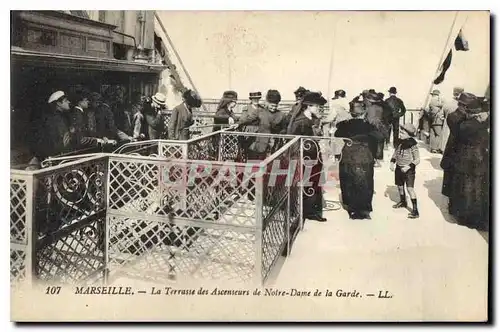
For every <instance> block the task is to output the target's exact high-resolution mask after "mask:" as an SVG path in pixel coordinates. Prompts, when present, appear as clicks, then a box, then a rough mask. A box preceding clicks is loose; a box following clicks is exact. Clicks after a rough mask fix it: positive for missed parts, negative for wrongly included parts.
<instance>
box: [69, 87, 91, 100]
mask: <svg viewBox="0 0 500 332" xmlns="http://www.w3.org/2000/svg"><path fill="white" fill-rule="evenodd" d="M73 95H74V96H73V97H74V101H75V102H79V101H81V100H83V99H85V98H87V99H89V100H90V91H89V90H87V89H85V88H78V89H76V90H75V92H74V94H73Z"/></svg>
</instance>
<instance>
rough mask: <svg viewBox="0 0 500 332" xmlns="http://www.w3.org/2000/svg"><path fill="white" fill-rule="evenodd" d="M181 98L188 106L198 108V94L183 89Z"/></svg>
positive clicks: (199, 104)
mask: <svg viewBox="0 0 500 332" xmlns="http://www.w3.org/2000/svg"><path fill="white" fill-rule="evenodd" d="M182 98H183V99H184V101H185V102H186V104H187V105H188V106H190V107H194V108H199V107H200V106H201V98H200V96H198V94H197V93H196V92H195V91H193V90H191V89H189V90H186V91H184V93H183V94H182Z"/></svg>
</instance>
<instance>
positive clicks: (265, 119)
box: [238, 108, 286, 153]
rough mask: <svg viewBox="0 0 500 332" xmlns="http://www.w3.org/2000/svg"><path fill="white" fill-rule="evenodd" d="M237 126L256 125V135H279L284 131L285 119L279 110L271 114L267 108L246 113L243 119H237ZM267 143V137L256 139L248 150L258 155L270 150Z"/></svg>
mask: <svg viewBox="0 0 500 332" xmlns="http://www.w3.org/2000/svg"><path fill="white" fill-rule="evenodd" d="M238 124H239V125H240V126H243V125H249V124H253V125H258V126H259V129H258V131H257V132H258V133H272V134H279V133H282V132H283V131H284V130H285V129H286V118H285V114H284V113H283V112H281V111H279V110H277V111H275V112H271V111H269V110H268V109H267V108H263V109H262V110H261V111H259V112H252V113H247V114H246V115H245V117H242V118H241V119H239V121H238ZM269 141H270V140H269V138H268V137H257V139H256V140H255V142H254V143H252V145H251V146H250V149H251V150H252V151H255V152H258V153H264V152H266V151H268V149H269V148H270V142H269Z"/></svg>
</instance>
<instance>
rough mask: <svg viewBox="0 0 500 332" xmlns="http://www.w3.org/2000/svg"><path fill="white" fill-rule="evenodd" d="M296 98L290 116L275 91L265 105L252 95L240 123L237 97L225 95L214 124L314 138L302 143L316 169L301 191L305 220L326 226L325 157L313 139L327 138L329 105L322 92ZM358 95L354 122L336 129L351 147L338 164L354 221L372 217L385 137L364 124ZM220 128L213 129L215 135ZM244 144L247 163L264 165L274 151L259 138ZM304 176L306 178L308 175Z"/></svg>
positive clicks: (362, 103) (299, 94)
mask: <svg viewBox="0 0 500 332" xmlns="http://www.w3.org/2000/svg"><path fill="white" fill-rule="evenodd" d="M295 95H296V97H297V102H296V104H295V105H294V106H293V107H292V109H291V110H290V111H289V112H288V113H287V114H285V113H283V112H282V111H280V110H279V109H278V107H277V106H278V104H279V102H280V100H281V96H280V94H279V92H278V91H276V90H269V91H268V92H267V95H266V96H265V98H266V100H265V103H263V104H262V105H261V104H259V103H256V102H255V100H256V99H257V100H258V99H260V97H261V94H260V93H259V92H252V93H250V99H251V100H252V104H251V105H250V107H249V108H248V109H245V110H244V111H243V115H242V116H241V117H240V118H239V119H238V118H236V116H235V115H234V112H233V108H234V106H235V104H236V103H235V100H236V98H237V94H236V93H235V92H234V91H226V92H225V93H224V95H223V98H222V101H221V103H220V107H219V108H218V110H217V112H216V115H215V121H214V123H216V124H230V125H231V124H234V125H235V127H237V128H239V130H241V131H248V129H249V128H251V131H252V132H257V133H269V134H288V135H301V136H310V138H309V139H306V140H305V141H304V144H303V145H302V146H303V156H304V159H305V160H311V161H312V163H313V167H312V169H311V170H308V174H310V176H309V179H308V180H309V181H306V182H309V186H308V187H305V188H303V209H304V210H303V216H304V219H310V220H317V221H321V222H324V221H326V218H324V217H323V205H324V203H323V202H324V200H323V188H322V185H321V183H320V180H321V174H322V171H323V156H322V155H321V151H320V148H319V144H318V143H317V142H316V141H315V140H314V136H323V133H322V130H321V128H322V123H321V120H320V118H321V113H320V109H321V107H322V106H324V105H325V104H326V103H327V100H326V99H325V98H324V97H323V96H322V94H321V93H320V92H311V91H308V90H306V89H304V88H299V89H298V90H297V91H296V92H295ZM361 98H362V97H361V96H359V97H357V98H355V99H354V100H353V101H352V102H351V103H350V113H351V114H352V119H351V120H347V121H344V122H341V123H339V124H338V129H337V132H336V134H335V135H336V136H337V137H344V138H349V139H350V140H352V144H346V146H345V147H344V150H343V156H342V160H341V162H340V174H339V176H340V184H341V190H342V201H343V204H344V207H345V208H346V210H347V211H348V213H349V217H350V218H351V219H365V218H370V212H371V211H372V197H373V174H374V171H373V168H374V164H375V156H376V153H377V146H378V145H379V144H380V142H383V140H384V134H383V133H381V132H379V131H378V129H377V127H376V126H374V125H372V124H370V123H369V122H368V121H366V120H365V116H366V106H365V101H364V100H362V99H361ZM217 129H218V128H215V130H217ZM247 143H249V144H245V145H244V146H245V150H247V153H246V155H247V157H248V159H249V160H255V159H256V160H263V159H265V158H266V156H267V155H268V154H269V152H270V150H271V149H272V146H271V142H270V139H269V138H267V137H257V138H253V139H251V142H247ZM305 174H306V173H305Z"/></svg>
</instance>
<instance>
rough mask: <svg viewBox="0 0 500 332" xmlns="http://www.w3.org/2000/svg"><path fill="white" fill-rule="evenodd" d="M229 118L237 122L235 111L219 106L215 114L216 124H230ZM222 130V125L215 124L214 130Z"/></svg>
mask: <svg viewBox="0 0 500 332" xmlns="http://www.w3.org/2000/svg"><path fill="white" fill-rule="evenodd" d="M229 118H233V119H234V120H235V122H236V116H235V115H234V112H233V111H231V110H229V109H227V108H225V107H224V108H219V109H218V110H217V111H216V112H215V116H214V125H217V124H229ZM218 130H221V127H220V126H214V131H218Z"/></svg>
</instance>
